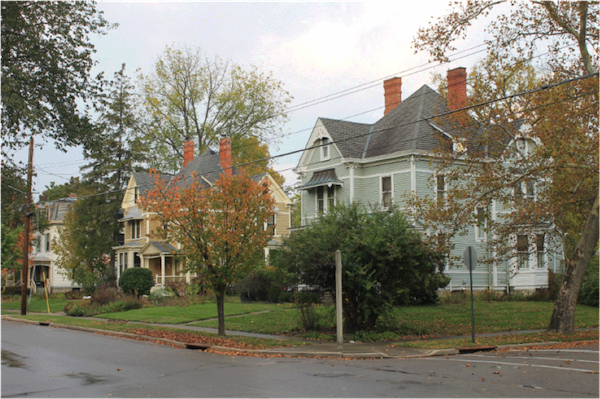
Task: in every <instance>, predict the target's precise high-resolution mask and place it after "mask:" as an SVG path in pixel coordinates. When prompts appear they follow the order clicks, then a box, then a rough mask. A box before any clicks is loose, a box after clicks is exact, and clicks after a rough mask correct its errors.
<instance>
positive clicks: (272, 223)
mask: <svg viewBox="0 0 600 399" xmlns="http://www.w3.org/2000/svg"><path fill="white" fill-rule="evenodd" d="M227 169H229V170H234V169H235V168H234V167H233V166H232V163H231V139H229V138H223V139H221V142H220V151H219V152H216V151H213V150H207V151H205V152H204V153H203V154H202V155H200V156H199V157H197V158H196V159H194V155H193V144H192V143H191V142H187V143H186V144H185V148H184V162H183V169H182V170H181V171H180V172H179V173H178V174H177V176H181V175H183V176H191V175H192V173H194V172H195V173H198V175H199V176H201V178H202V181H203V182H204V183H205V184H206V186H207V187H208V186H210V185H212V184H213V183H214V182H215V181H216V180H217V179H218V178H219V176H220V175H221V174H223V173H226V170H227ZM174 177H175V176H174V175H167V174H162V175H160V179H161V180H164V181H165V182H169V181H171V179H173V178H174ZM252 179H253V180H254V181H256V182H262V181H267V182H268V185H269V188H270V192H271V194H272V195H273V197H274V198H275V214H274V215H273V217H272V218H271V219H270V220H269V221H268V222H267V226H265V227H266V228H273V231H274V235H273V238H272V240H271V241H269V243H268V245H267V247H266V248H265V249H264V251H265V256H267V255H268V253H269V250H270V249H273V248H277V247H278V246H279V245H281V241H282V238H283V237H284V236H285V235H287V234H288V229H289V227H290V226H291V203H292V202H291V200H290V198H289V197H288V196H287V194H286V193H285V191H284V190H283V189H282V188H281V186H280V185H279V184H277V182H276V181H275V180H274V179H273V177H272V176H271V175H270V174H268V173H264V174H260V175H256V176H252ZM153 186H154V178H153V177H152V176H151V175H150V174H149V173H147V172H136V173H133V174H132V175H131V177H130V178H129V182H128V184H127V189H126V191H125V195H124V197H123V202H122V204H121V208H122V210H123V217H122V218H121V219H120V221H121V222H123V225H124V227H123V234H124V241H123V243H122V244H120V245H118V246H116V247H113V249H114V250H115V255H116V256H115V270H116V273H117V278H119V276H120V275H121V273H123V271H124V270H126V269H128V268H131V267H143V268H146V269H150V270H152V274H153V276H154V283H155V285H157V286H163V285H164V284H165V283H167V282H169V281H187V282H189V281H190V279H191V277H192V276H191V274H190V273H189V272H188V273H186V272H184V270H183V269H184V265H183V264H182V262H180V261H179V260H178V259H176V258H175V256H174V255H173V253H174V252H175V251H177V250H179V249H180V248H181V246H180V244H179V243H177V242H167V241H164V240H161V239H157V238H156V237H154V236H153V234H152V233H153V232H154V231H156V229H157V228H159V227H160V226H161V221H160V219H159V217H158V215H157V214H155V213H152V212H148V211H146V210H145V209H142V208H141V207H140V206H139V204H138V202H137V199H138V197H140V196H144V195H146V194H147V193H148V192H149V191H150V190H151V189H152V188H153Z"/></svg>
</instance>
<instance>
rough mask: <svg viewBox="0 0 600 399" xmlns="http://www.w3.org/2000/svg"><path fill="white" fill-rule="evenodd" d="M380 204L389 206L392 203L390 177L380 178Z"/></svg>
mask: <svg viewBox="0 0 600 399" xmlns="http://www.w3.org/2000/svg"><path fill="white" fill-rule="evenodd" d="M381 205H382V206H383V207H384V208H389V207H390V206H391V205H392V177H391V176H385V177H382V178H381Z"/></svg>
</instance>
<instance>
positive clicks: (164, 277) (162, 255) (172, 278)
mask: <svg viewBox="0 0 600 399" xmlns="http://www.w3.org/2000/svg"><path fill="white" fill-rule="evenodd" d="M174 253H175V247H173V246H172V245H171V244H167V243H163V242H158V241H150V242H149V243H148V244H146V245H145V246H144V247H143V248H142V250H141V251H140V252H139V254H138V256H139V257H140V266H141V267H143V268H146V269H150V270H151V271H152V276H153V278H154V285H155V286H158V287H164V286H165V285H166V284H167V283H168V282H182V281H184V282H186V283H189V282H190V280H191V276H190V273H189V272H188V273H184V272H183V267H182V266H183V265H182V264H181V262H180V261H179V260H178V259H176V258H175V256H174Z"/></svg>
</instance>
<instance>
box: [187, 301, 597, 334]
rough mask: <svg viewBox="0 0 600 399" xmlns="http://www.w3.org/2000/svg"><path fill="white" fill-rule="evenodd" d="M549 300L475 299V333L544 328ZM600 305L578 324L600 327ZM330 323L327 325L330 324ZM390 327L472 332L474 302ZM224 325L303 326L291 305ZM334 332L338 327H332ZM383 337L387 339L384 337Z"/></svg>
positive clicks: (423, 309)
mask: <svg viewBox="0 0 600 399" xmlns="http://www.w3.org/2000/svg"><path fill="white" fill-rule="evenodd" d="M553 306H554V304H553V303H550V302H489V303H488V302H484V301H478V302H476V303H475V332H476V334H482V333H490V332H503V331H521V330H537V329H545V328H547V327H548V324H549V322H550V316H551V314H552V308H553ZM319 308H320V311H321V313H322V314H323V315H324V316H325V320H326V321H327V323H325V324H326V326H325V327H326V328H327V327H329V328H330V329H331V330H333V327H334V324H331V323H332V322H333V317H331V316H329V317H327V314H328V312H330V311H331V308H328V307H324V306H321V307H319ZM598 318H599V317H598V308H594V307H590V306H578V307H577V311H576V314H575V328H580V327H598ZM327 324H328V325H327ZM387 324H388V325H390V326H393V327H391V328H389V329H388V331H389V332H391V333H393V335H396V336H397V337H394V336H391V335H389V334H388V335H387V339H399V338H401V337H402V336H404V335H411V334H412V335H421V336H423V335H424V336H456V335H468V334H471V305H470V303H467V304H460V305H437V306H414V307H405V308H397V309H395V310H394V312H393V315H392V317H391V320H389V321H388V323H387ZM192 325H194V326H200V327H212V328H216V327H217V321H216V320H208V321H204V322H198V323H194V324H192ZM225 327H226V328H227V329H228V330H233V331H248V332H257V333H258V332H260V333H265V334H287V333H289V332H291V331H294V330H301V329H302V324H301V322H300V317H299V314H298V311H297V310H296V309H293V308H292V307H290V306H286V305H280V306H279V307H277V308H275V309H274V310H272V311H271V312H269V313H263V314H252V315H246V316H242V317H236V318H232V319H226V320H225ZM333 332H335V331H333ZM381 339H385V337H382V338H381Z"/></svg>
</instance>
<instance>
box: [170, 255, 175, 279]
mask: <svg viewBox="0 0 600 399" xmlns="http://www.w3.org/2000/svg"><path fill="white" fill-rule="evenodd" d="M171 275H172V276H173V277H175V276H176V274H175V258H173V257H171ZM173 280H175V279H173Z"/></svg>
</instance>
